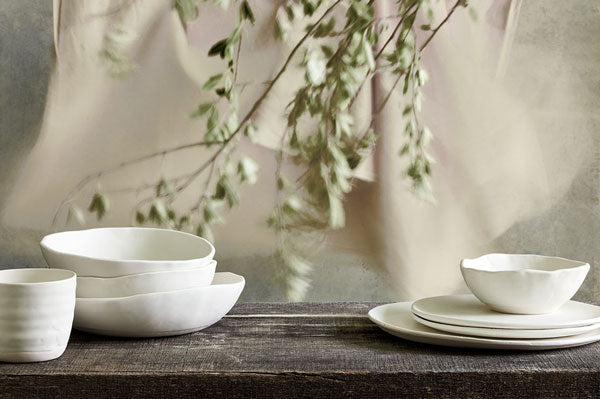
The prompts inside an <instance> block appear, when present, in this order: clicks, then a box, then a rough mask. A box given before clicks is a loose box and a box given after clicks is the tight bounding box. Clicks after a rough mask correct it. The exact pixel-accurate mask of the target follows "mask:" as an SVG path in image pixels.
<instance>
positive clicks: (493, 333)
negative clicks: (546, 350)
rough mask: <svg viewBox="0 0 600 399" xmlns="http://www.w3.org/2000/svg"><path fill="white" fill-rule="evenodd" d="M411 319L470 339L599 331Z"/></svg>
mask: <svg viewBox="0 0 600 399" xmlns="http://www.w3.org/2000/svg"><path fill="white" fill-rule="evenodd" d="M413 318H414V319H415V320H416V321H417V322H419V323H421V324H423V325H425V326H427V327H431V328H433V329H435V330H438V331H445V332H449V333H452V334H459V335H468V336H472V337H487V338H507V339H540V338H555V337H569V336H571V335H578V334H583V333H586V332H589V331H594V330H600V323H597V324H590V325H589V326H583V327H571V328H547V329H541V330H517V329H508V328H484V327H465V326H455V325H453V324H444V323H436V322H434V321H429V320H427V319H423V318H421V317H419V316H417V315H415V314H413Z"/></svg>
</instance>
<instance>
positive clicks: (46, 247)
mask: <svg viewBox="0 0 600 399" xmlns="http://www.w3.org/2000/svg"><path fill="white" fill-rule="evenodd" d="M98 230H146V231H168V232H171V233H175V234H181V235H187V236H191V237H194V238H195V239H198V240H201V241H204V242H205V243H206V244H208V246H209V248H210V252H209V253H208V254H207V255H206V256H203V257H200V258H192V259H161V260H151V259H117V258H108V257H98V256H87V255H80V254H74V253H71V252H67V251H59V250H57V249H54V248H52V247H50V246H49V244H48V240H49V239H50V237H52V236H56V235H60V234H65V233H78V232H89V231H98ZM40 246H41V247H42V249H44V250H46V251H48V252H52V253H55V254H59V255H68V256H72V257H75V258H76V259H89V260H96V261H106V262H128V263H141V264H157V263H165V262H177V263H195V262H197V261H199V260H202V259H211V260H212V259H213V258H214V256H215V246H214V245H213V244H212V243H211V242H210V241H208V240H207V239H206V238H203V237H200V236H197V235H195V234H191V233H187V232H185V231H180V230H171V229H161V228H156V227H96V228H91V229H83V230H66V231H59V232H56V233H51V234H47V235H45V236H44V237H43V238H42V240H41V241H40ZM207 264H208V263H207ZM114 277H122V276H114Z"/></svg>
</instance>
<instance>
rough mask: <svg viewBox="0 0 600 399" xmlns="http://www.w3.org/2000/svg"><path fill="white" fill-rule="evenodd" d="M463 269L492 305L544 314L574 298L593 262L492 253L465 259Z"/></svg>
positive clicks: (508, 310)
mask: <svg viewBox="0 0 600 399" xmlns="http://www.w3.org/2000/svg"><path fill="white" fill-rule="evenodd" d="M460 270H461V272H462V275H463V278H464V279H465V282H466V283H467V286H468V287H469V289H470V290H471V292H472V293H473V294H475V296H476V297H477V298H479V300H480V301H481V302H483V303H485V304H486V305H488V306H489V307H490V308H492V309H494V310H497V311H499V312H505V313H517V314H541V313H551V312H554V311H555V310H557V309H558V308H559V307H560V306H561V305H563V304H564V303H565V302H566V301H568V300H569V299H571V298H572V297H573V295H575V293H576V292H577V290H578V289H579V287H581V284H582V283H583V280H584V279H585V276H586V275H587V273H588V271H589V270H590V265H588V264H587V263H585V262H579V261H575V260H569V259H564V258H556V257H552V256H539V255H507V254H490V255H485V256H481V257H479V258H476V259H463V260H462V261H461V264H460Z"/></svg>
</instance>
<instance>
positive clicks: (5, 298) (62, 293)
mask: <svg viewBox="0 0 600 399" xmlns="http://www.w3.org/2000/svg"><path fill="white" fill-rule="evenodd" d="M76 277H77V276H76V274H75V273H74V272H72V271H70V270H62V269H11V270H0V361H3V362H14V363H24V362H42V361H46V360H52V359H56V358H57V357H59V356H61V355H62V354H63V352H64V351H65V349H66V347H67V342H68V341H69V336H70V334H71V326H72V324H73V315H74V311H75V287H76V284H77V278H76Z"/></svg>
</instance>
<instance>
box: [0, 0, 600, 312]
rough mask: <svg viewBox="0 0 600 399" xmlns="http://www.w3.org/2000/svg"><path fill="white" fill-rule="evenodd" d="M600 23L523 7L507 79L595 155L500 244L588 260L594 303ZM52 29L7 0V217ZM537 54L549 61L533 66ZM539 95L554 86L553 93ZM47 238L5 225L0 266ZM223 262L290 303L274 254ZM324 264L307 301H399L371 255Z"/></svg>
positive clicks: (576, 9)
mask: <svg viewBox="0 0 600 399" xmlns="http://www.w3.org/2000/svg"><path fill="white" fill-rule="evenodd" d="M599 21H600V5H598V2H597V1H595V0H572V1H570V2H563V1H559V0H551V1H548V0H528V1H525V2H523V4H522V7H521V12H520V15H519V20H518V26H517V30H516V36H515V41H514V43H513V46H512V51H511V53H510V59H509V62H508V64H507V76H518V77H521V78H523V77H526V78H527V79H516V80H515V83H514V84H515V85H516V84H517V83H516V82H518V85H519V87H518V89H519V90H520V91H522V90H523V89H524V88H523V84H525V85H527V83H523V82H529V84H530V85H531V91H530V93H529V94H530V96H529V98H527V99H526V100H527V101H529V102H531V103H532V104H536V103H540V104H541V103H546V104H545V106H544V107H540V109H543V112H542V113H541V114H540V115H536V120H537V121H541V123H542V125H541V126H542V127H543V128H545V129H547V132H548V136H547V138H548V139H550V140H551V139H552V138H558V137H560V138H561V140H573V141H578V140H589V139H590V138H591V143H592V145H593V153H594V156H592V157H588V158H587V160H586V164H585V165H584V167H583V168H581V170H580V172H579V174H578V176H577V178H576V179H575V180H574V182H573V183H572V185H571V187H570V188H569V190H568V192H567V194H566V195H565V196H564V197H563V198H561V199H560V200H558V201H557V203H556V204H555V205H554V206H553V207H552V209H550V210H549V211H547V212H544V213H543V214H542V215H540V216H538V217H536V218H534V219H532V220H528V221H524V222H521V223H519V224H517V225H515V226H513V227H512V228H511V229H509V230H508V231H507V232H506V233H505V234H503V235H502V236H501V237H500V238H498V239H497V240H496V241H495V242H494V243H493V247H494V249H495V250H497V251H504V252H515V253H518V252H523V253H543V254H548V255H560V256H564V257H571V258H575V259H580V260H586V261H588V262H590V264H591V265H592V271H591V272H590V275H589V276H588V278H587V280H586V282H585V284H584V287H583V289H582V290H581V291H580V293H579V294H578V298H579V299H585V300H595V301H598V300H600V286H599V285H598V283H599V279H600V266H599V265H598V262H600V245H599V240H600V234H599V229H600V201H599V198H600V197H599V193H600V154H599V149H600V132H599V131H598V130H599V129H600V112H599V111H600V46H598V45H597V42H598V39H600V24H599V23H598V22H599ZM52 24H53V19H52V2H50V1H45V2H39V1H34V0H21V1H11V0H0V62H1V64H0V65H1V66H0V93H2V95H1V96H0V166H1V167H0V209H2V208H3V205H4V201H5V199H6V198H7V195H8V193H9V192H10V190H11V187H12V185H13V183H14V181H15V179H16V178H17V177H18V172H19V170H20V167H21V166H22V164H23V161H24V159H25V158H26V156H27V154H28V153H29V151H30V150H31V148H32V147H33V145H34V144H35V142H36V139H37V136H38V134H39V129H40V123H41V120H42V115H43V112H44V107H45V94H46V90H47V88H48V83H49V77H50V72H51V69H52V64H53V33H52V31H53V27H52ZM532 54H542V56H540V57H534V62H532V57H531V55H532ZM523 60H527V62H523ZM524 66H525V67H524ZM507 84H508V85H509V86H510V84H511V82H510V81H509V82H507ZM540 87H548V91H546V92H545V91H544V90H539V88H540ZM557 88H558V90H557ZM516 89H517V88H516V87H515V90H516ZM526 89H527V86H525V90H526ZM557 95H558V96H561V98H560V101H553V102H552V103H551V104H552V105H550V106H548V104H547V101H548V98H547V96H553V97H554V96H557ZM553 107H554V109H553ZM557 115H560V118H557ZM557 142H558V141H557ZM563 156H564V157H578V156H583V154H577V153H575V154H573V153H565V154H563ZM545 162H547V163H551V162H552V159H547V160H545ZM550 178H551V176H550ZM44 234H45V232H42V231H28V230H24V229H15V228H9V227H7V226H4V225H0V268H12V267H33V266H43V265H44V261H43V258H42V257H41V253H40V251H39V247H38V242H39V240H40V239H41V237H42V236H43V235H44ZM218 254H219V255H218V260H219V269H220V270H230V271H233V272H237V273H240V274H243V275H244V276H246V278H247V281H248V283H247V286H246V289H245V291H244V294H243V296H242V300H246V301H258V300H273V301H275V300H283V299H284V293H283V292H282V290H281V288H280V287H279V286H278V285H277V284H275V283H273V282H272V281H271V279H270V278H268V276H271V275H274V274H275V272H276V270H277V265H276V264H275V262H274V261H273V259H272V258H271V257H270V256H269V255H268V253H251V252H248V253H240V252H238V251H228V250H227V248H222V247H219V248H218ZM319 263H320V264H318V265H317V267H316V268H315V272H314V274H313V276H314V279H313V286H312V289H311V291H309V293H308V297H307V300H312V301H327V300H379V301H385V300H390V299H392V298H393V292H391V288H390V287H388V285H387V277H386V275H385V274H384V273H383V272H382V271H380V270H378V269H377V268H376V267H375V266H374V264H372V262H371V261H370V260H369V258H368V257H361V256H358V255H355V254H346V253H340V252H335V253H326V254H324V256H323V257H321V259H320V261H319ZM415 267H418V265H415ZM457 267H458V265H457ZM341 282H343V284H341Z"/></svg>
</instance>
